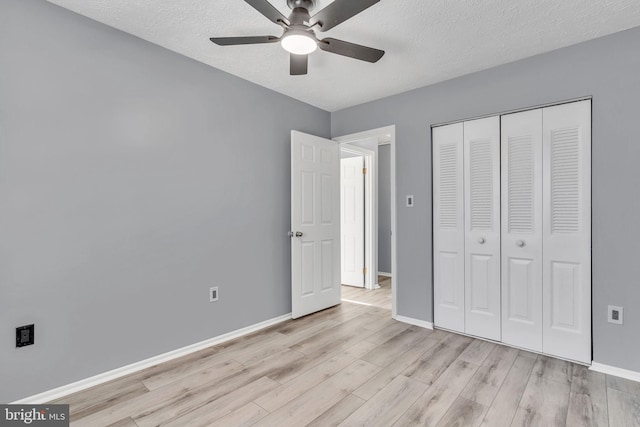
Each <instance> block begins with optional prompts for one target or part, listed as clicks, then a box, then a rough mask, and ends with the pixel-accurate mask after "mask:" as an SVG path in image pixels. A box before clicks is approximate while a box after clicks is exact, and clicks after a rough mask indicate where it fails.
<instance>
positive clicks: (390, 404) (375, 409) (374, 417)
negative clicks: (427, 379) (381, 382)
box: [340, 376, 427, 427]
mask: <svg viewBox="0 0 640 427" xmlns="http://www.w3.org/2000/svg"><path fill="white" fill-rule="evenodd" d="M426 389H427V385H426V384H423V383H421V382H419V381H416V380H412V379H411V378H407V377H405V376H398V377H396V378H395V379H394V380H393V381H391V383H390V384H388V385H387V386H386V387H385V388H383V389H382V390H380V392H379V393H377V394H376V395H375V396H373V397H372V398H371V399H369V400H368V401H367V402H366V403H365V404H364V405H362V406H361V407H360V408H359V409H358V410H356V411H355V412H354V413H353V414H351V415H350V416H349V417H347V419H345V420H344V421H343V422H342V423H340V426H341V427H353V426H388V425H391V424H393V423H394V422H395V421H396V420H397V419H398V418H400V416H402V414H403V413H404V412H405V411H406V410H407V409H408V408H409V407H410V406H411V405H412V404H413V402H415V401H416V399H417V398H418V397H419V396H420V395H421V394H422V393H424V392H425V390H426Z"/></svg>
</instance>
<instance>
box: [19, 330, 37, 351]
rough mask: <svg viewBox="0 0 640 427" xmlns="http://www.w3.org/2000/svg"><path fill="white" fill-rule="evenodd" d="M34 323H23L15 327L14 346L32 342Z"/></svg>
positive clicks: (22, 345) (31, 343)
mask: <svg viewBox="0 0 640 427" xmlns="http://www.w3.org/2000/svg"><path fill="white" fill-rule="evenodd" d="M35 327H36V326H35V325H25V326H19V327H17V328H16V347H24V346H27V345H33V344H34V335H35Z"/></svg>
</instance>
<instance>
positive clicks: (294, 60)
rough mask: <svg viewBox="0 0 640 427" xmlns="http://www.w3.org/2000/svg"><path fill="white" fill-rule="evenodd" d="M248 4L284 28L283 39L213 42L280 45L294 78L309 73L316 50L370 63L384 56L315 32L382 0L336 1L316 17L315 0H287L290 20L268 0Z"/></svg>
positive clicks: (251, 0)
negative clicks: (310, 55)
mask: <svg viewBox="0 0 640 427" xmlns="http://www.w3.org/2000/svg"><path fill="white" fill-rule="evenodd" d="M245 1H246V2H247V3H249V4H250V5H251V6H252V7H253V8H254V9H256V10H257V11H258V12H260V13H261V14H263V15H264V16H265V17H267V19H269V20H270V21H272V22H274V23H275V24H277V25H280V26H281V27H282V28H283V29H284V33H283V34H282V36H280V37H276V36H252V37H211V38H210V40H211V41H212V42H214V43H215V44H217V45H219V46H233V45H242V44H259V43H277V42H280V43H281V45H282V47H283V48H284V49H285V50H286V51H287V52H289V53H290V58H291V59H290V66H289V67H290V68H289V72H290V74H291V75H292V76H293V75H303V74H307V64H308V54H310V53H312V52H314V51H315V50H316V49H317V48H320V49H321V50H324V51H325V52H331V53H337V54H338V55H343V56H348V57H350V58H355V59H359V60H362V61H367V62H377V61H378V60H379V59H380V58H382V55H384V51H383V50H378V49H373V48H371V47H366V46H361V45H358V44H354V43H349V42H345V41H342V40H338V39H333V38H330V37H328V38H325V39H322V40H321V39H318V38H317V37H316V34H315V31H314V29H317V30H318V31H320V32H324V31H327V30H330V29H331V28H333V27H335V26H336V25H339V24H341V23H343V22H344V21H346V20H347V19H349V18H351V17H353V16H355V15H357V14H358V13H360V12H362V11H363V10H365V9H367V8H369V7H370V6H373V5H374V4H376V3H378V2H379V1H380V0H335V1H334V2H332V3H330V4H329V5H328V6H327V7H325V8H324V9H322V10H321V11H320V12H318V13H316V14H315V15H313V16H311V15H310V14H309V12H310V11H311V10H313V8H314V7H315V5H316V0H287V5H288V6H289V7H290V8H291V10H292V11H291V14H290V15H289V17H288V18H287V17H285V16H284V15H283V14H281V13H280V12H279V11H278V10H277V9H276V8H275V7H273V6H272V5H271V3H269V2H268V1H267V0H245Z"/></svg>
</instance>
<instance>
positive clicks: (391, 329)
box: [364, 321, 411, 345]
mask: <svg viewBox="0 0 640 427" xmlns="http://www.w3.org/2000/svg"><path fill="white" fill-rule="evenodd" d="M410 327H411V325H409V324H407V323H403V322H398V321H393V322H392V323H391V324H390V325H388V326H386V327H384V328H382V329H380V330H379V331H378V332H376V333H374V334H371V335H369V336H368V337H366V338H364V339H365V341H368V342H370V343H373V344H377V345H380V344H383V343H385V342H387V341H389V340H390V339H391V338H393V337H395V336H396V335H398V334H399V333H402V332H404V331H406V330H407V329H409V328H410Z"/></svg>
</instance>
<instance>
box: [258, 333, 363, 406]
mask: <svg viewBox="0 0 640 427" xmlns="http://www.w3.org/2000/svg"><path fill="white" fill-rule="evenodd" d="M371 346H373V344H371V343H367V342H360V343H358V344H356V345H355V346H353V347H350V348H349V349H347V350H344V351H342V352H340V353H338V354H336V355H335V356H333V357H331V358H329V359H327V360H325V361H324V362H322V363H320V364H318V365H316V366H314V367H312V368H311V369H309V370H308V371H306V372H304V373H302V374H300V375H299V376H297V377H295V378H293V379H292V380H291V381H289V382H287V383H284V384H282V385H280V386H279V387H277V388H275V389H274V390H271V391H270V392H269V393H265V394H264V395H263V396H261V397H259V398H258V399H256V403H257V404H258V405H260V406H261V407H262V408H265V409H266V410H267V411H269V412H274V411H275V410H277V409H278V408H280V407H282V406H283V405H285V404H287V403H288V402H290V401H292V400H293V399H295V398H296V397H298V396H300V395H301V394H302V393H304V392H306V391H308V390H310V389H311V388H313V387H315V386H316V385H317V384H320V383H321V382H323V381H325V380H327V379H329V378H330V377H331V376H332V375H334V374H335V373H337V372H339V371H341V370H342V369H344V368H346V367H347V366H349V365H350V364H352V363H353V362H355V361H356V360H358V359H359V358H360V357H361V356H363V355H364V354H366V353H367V352H368V351H369V350H371Z"/></svg>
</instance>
